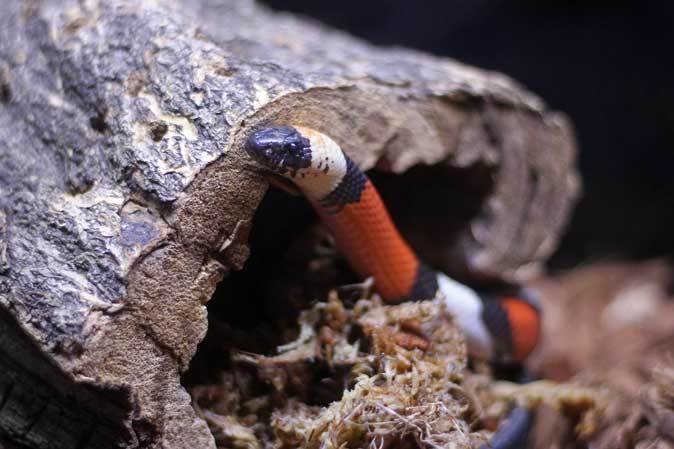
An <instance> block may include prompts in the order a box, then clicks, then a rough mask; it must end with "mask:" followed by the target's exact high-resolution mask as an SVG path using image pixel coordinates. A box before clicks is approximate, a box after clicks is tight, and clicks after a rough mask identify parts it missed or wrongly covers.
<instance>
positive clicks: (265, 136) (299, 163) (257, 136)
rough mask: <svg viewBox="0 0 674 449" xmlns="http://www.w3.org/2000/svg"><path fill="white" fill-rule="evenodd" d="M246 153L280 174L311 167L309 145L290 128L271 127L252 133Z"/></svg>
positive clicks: (305, 139) (247, 143) (300, 135)
mask: <svg viewBox="0 0 674 449" xmlns="http://www.w3.org/2000/svg"><path fill="white" fill-rule="evenodd" d="M246 151H247V152H248V154H249V155H251V156H252V157H253V158H254V159H255V160H257V161H258V162H260V163H261V164H262V165H264V166H266V167H267V168H270V169H272V170H274V171H276V172H278V173H280V174H285V173H286V172H289V171H290V172H296V171H297V170H299V169H301V168H307V167H309V166H310V165H311V144H310V142H309V139H307V138H306V137H304V136H302V134H300V133H299V131H297V130H296V129H295V128H293V127H292V126H273V127H270V128H264V129H261V130H259V131H256V132H254V133H253V134H251V135H250V137H249V138H248V141H247V142H246Z"/></svg>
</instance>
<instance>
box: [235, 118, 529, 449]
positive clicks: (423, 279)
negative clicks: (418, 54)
mask: <svg viewBox="0 0 674 449" xmlns="http://www.w3.org/2000/svg"><path fill="white" fill-rule="evenodd" d="M245 149H246V152H247V153H248V154H249V155H250V156H251V157H252V158H253V159H254V160H255V161H257V163H259V164H260V165H261V166H262V167H264V169H265V170H267V171H270V172H272V173H273V174H275V175H279V176H282V177H283V178H286V179H287V180H289V181H290V182H291V183H292V184H293V185H294V186H295V187H297V188H298V189H299V190H300V191H301V192H302V194H303V195H304V196H305V197H306V199H307V200H308V201H309V203H310V204H311V206H312V207H313V209H314V210H315V211H316V213H317V214H318V216H319V217H320V219H321V221H322V222H323V224H324V225H325V226H326V227H327V228H328V230H329V231H330V233H331V234H332V235H333V237H334V240H335V243H336V247H337V249H338V250H339V252H340V253H341V254H342V255H343V256H344V258H345V259H346V260H347V262H348V264H349V266H350V267H351V268H352V269H353V271H354V272H355V273H356V274H357V275H358V276H360V277H361V278H372V280H373V286H374V290H375V291H376V292H377V293H378V294H379V295H380V296H381V297H382V299H383V301H384V302H386V303H391V304H396V303H400V302H402V301H421V300H436V301H441V302H443V303H444V305H445V307H446V309H447V310H448V311H449V312H450V313H451V314H452V315H453V316H454V318H455V322H456V323H457V325H458V327H459V329H460V330H461V331H462V332H463V334H464V335H465V337H466V341H467V346H468V352H469V354H470V355H471V356H472V357H477V358H480V359H484V360H489V361H492V362H498V363H506V364H510V363H521V362H523V361H524V360H525V359H526V357H527V356H528V355H529V354H530V353H531V352H532V350H533V349H534V348H535V347H536V345H537V343H538V341H539V338H540V333H541V313H540V305H539V302H538V299H537V297H536V295H535V294H533V293H532V292H531V291H529V290H528V289H520V292H518V293H517V294H508V295H492V294H486V293H484V292H479V291H477V290H475V289H473V288H471V287H469V286H468V285H465V284H463V283H460V282H458V281H456V280H454V279H452V278H451V277H450V276H448V275H446V274H445V273H443V272H441V271H438V270H434V269H432V268H431V267H429V266H428V265H426V264H425V263H424V262H423V261H422V260H421V259H420V257H419V256H418V255H417V254H416V252H415V251H414V250H413V248H412V247H411V246H410V244H409V243H408V242H407V241H406V240H405V238H404V237H403V235H402V234H401V232H400V231H399V230H398V228H397V226H396V225H395V223H394V221H393V219H392V217H391V214H390V213H389V211H388V209H387V208H386V205H385V204H384V201H383V200H382V198H381V196H380V194H379V192H378V191H377V189H376V187H375V185H374V184H373V183H372V181H371V180H370V178H369V177H368V176H367V175H366V174H365V173H364V172H363V171H362V170H361V169H360V168H359V167H358V165H357V164H356V163H355V162H354V161H353V160H352V159H351V158H350V157H349V156H348V155H347V154H346V153H345V152H344V151H343V150H342V148H341V147H340V145H339V144H338V143H337V142H335V140H333V139H332V138H331V137H329V136H328V135H326V134H324V133H321V132H319V131H317V130H314V129H312V128H308V127H303V126H294V125H293V126H291V125H278V126H269V127H265V128H261V129H257V130H255V131H254V132H252V133H251V134H250V135H249V136H248V139H247V141H246V143H245ZM508 420H509V421H512V422H513V424H512V425H511V426H504V430H503V431H501V430H499V431H498V432H497V433H496V435H495V436H494V438H493V439H492V441H491V446H489V447H493V448H496V449H505V448H511V447H517V446H516V445H514V444H516V443H515V442H516V441H520V440H521V437H522V435H521V433H522V431H523V430H522V429H524V430H526V431H528V426H529V424H530V416H528V415H527V414H526V413H523V411H522V410H521V409H515V411H514V412H513V413H511V414H510V417H509V419H508ZM518 438H520V440H518Z"/></svg>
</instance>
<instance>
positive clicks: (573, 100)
mask: <svg viewBox="0 0 674 449" xmlns="http://www.w3.org/2000/svg"><path fill="white" fill-rule="evenodd" d="M266 3H267V4H268V5H270V6H272V7H274V8H276V9H280V10H285V11H292V12H298V13H302V14H304V15H308V16H312V17H314V18H316V19H319V20H321V21H323V22H325V23H328V24H330V25H333V26H336V27H338V28H341V29H344V30H347V31H349V32H350V33H352V34H354V35H356V36H360V37H362V38H365V39H367V40H369V41H371V42H373V43H376V44H381V45H403V46H409V47H414V48H417V49H421V50H424V51H428V52H432V53H435V54H438V55H444V56H449V57H452V58H456V59H458V60H460V61H462V62H466V63H469V64H473V65H476V66H479V67H482V68H487V69H493V70H498V71H501V72H504V73H506V74H508V75H510V76H512V77H513V78H515V79H517V80H518V81H520V82H521V83H523V84H524V85H525V86H527V87H528V88H529V89H530V90H532V91H534V92H536V93H537V94H539V95H541V96H542V97H543V98H544V99H545V101H546V102H547V103H548V104H549V105H550V107H552V108H554V109H558V110H561V111H564V112H565V113H567V114H568V115H569V116H570V117H571V118H572V120H573V122H574V124H575V126H576V130H577V136H578V141H579V146H580V154H579V166H580V170H581V173H582V176H583V182H584V197H583V199H582V200H581V203H580V204H579V206H578V208H577V209H576V212H575V215H574V218H573V221H572V223H571V226H570V227H569V230H568V232H567V234H566V237H565V239H564V241H563V242H562V246H561V248H560V250H559V251H558V252H557V254H556V255H555V256H554V257H553V259H552V263H551V265H552V267H553V268H554V267H566V266H570V265H572V264H576V263H579V262H586V261H592V260H597V259H604V258H617V257H630V258H646V257H654V256H668V257H671V256H673V255H674V232H673V231H674V183H672V181H671V179H672V171H673V170H674V31H673V30H674V2H671V1H670V2H668V1H661V2H655V1H634V2H631V3H620V2H617V1H592V0H589V1H575V2H572V1H568V2H567V1H559V0H547V1H534V0H524V1H512V0H431V1H424V2H420V1H417V2H410V1H392V0H391V1H384V0H341V1H339V0H334V1H318V0H266Z"/></svg>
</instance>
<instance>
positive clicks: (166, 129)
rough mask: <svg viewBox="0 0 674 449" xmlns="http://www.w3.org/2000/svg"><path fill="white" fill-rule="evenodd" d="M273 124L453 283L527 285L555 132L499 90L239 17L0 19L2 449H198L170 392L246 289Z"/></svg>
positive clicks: (561, 180)
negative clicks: (239, 286)
mask: <svg viewBox="0 0 674 449" xmlns="http://www.w3.org/2000/svg"><path fill="white" fill-rule="evenodd" d="M270 123H287V124H298V125H303V126H308V127H312V128H315V129H317V130H320V131H322V132H324V133H327V134H329V135H331V136H332V137H333V138H334V139H335V140H336V141H337V142H339V143H340V144H341V145H342V147H343V148H344V149H345V151H346V152H347V153H348V154H349V155H350V156H351V157H352V158H353V159H354V160H355V161H356V162H357V163H358V164H359V165H360V166H361V167H363V168H365V169H372V170H373V172H374V173H375V176H376V175H378V174H379V175H381V176H382V183H383V184H386V185H387V186H389V187H388V190H387V189H383V190H384V192H385V193H386V191H388V192H389V194H388V198H390V201H391V203H397V204H392V209H393V210H394V212H395V211H397V212H398V213H397V214H396V218H398V217H400V226H401V227H402V229H403V231H404V233H405V234H406V235H407V236H408V238H409V239H410V241H411V242H412V244H413V245H414V246H415V247H416V248H417V250H418V251H419V252H420V253H421V254H423V256H424V257H425V258H426V259H428V260H429V261H431V262H432V263H433V264H434V265H436V266H438V267H439V268H442V269H445V270H446V271H448V272H450V273H455V274H457V275H458V276H460V277H461V276H463V277H465V278H469V279H470V278H475V279H478V278H482V279H485V278H486V279H502V280H506V281H522V280H525V279H526V278H527V277H528V276H530V275H531V274H532V273H535V272H536V271H538V270H540V268H541V266H542V264H543V263H544V261H545V259H546V257H547V256H549V254H550V253H551V252H552V251H553V250H554V249H555V247H556V245H557V243H558V240H559V237H560V234H561V232H562V230H563V228H564V225H565V223H566V221H567V219H568V217H569V214H570V210H571V208H572V206H573V204H574V202H575V200H576V198H577V194H578V190H579V189H578V185H579V183H578V176H577V173H576V170H575V165H574V164H575V143H574V136H573V131H572V129H571V126H570V124H569V122H568V120H567V119H566V118H565V117H564V116H563V115H560V114H559V113H557V112H552V111H549V110H548V109H547V108H546V106H545V105H544V103H543V102H542V101H541V100H540V99H539V98H538V97H536V96H535V95H533V94H531V93H529V92H527V91H526V90H525V89H524V88H523V87H521V86H519V85H518V84H517V83H515V82H514V81H512V80H511V79H509V78H507V77H506V76H504V75H501V74H498V73H493V72H486V71H482V70H478V69H476V68H473V67H469V66H466V65H463V64H460V63H458V62H455V61H452V60H449V59H444V58H437V57H432V56H429V55H426V54H423V53H420V52H416V51H411V50H406V49H400V48H391V49H382V48H378V47H374V46H372V45H368V44H367V43H364V42H362V41H359V40H357V39H354V38H352V37H350V36H348V35H346V34H344V33H341V32H338V31H335V30H331V29H328V28H327V27H325V26H323V25H321V24H318V23H315V22H312V21H310V20H307V19H300V18H297V17H293V16H291V15H288V14H281V13H277V12H273V11H270V10H268V9H266V8H265V7H262V6H260V5H257V4H255V3H253V2H252V1H248V0H230V1H226V2H217V1H215V0H199V1H187V0H184V1H178V0H175V1H165V0H139V1H122V0H111V1H100V0H91V1H79V0H42V1H37V2H34V1H27V0H26V1H19V0H4V1H3V2H1V4H0V446H2V447H7V448H41V449H42V448H58V449H61V448H64V449H65V448H67V449H84V448H106V447H117V446H124V447H157V448H159V447H163V448H194V447H199V448H212V447H215V446H214V442H213V438H212V436H211V435H210V433H209V431H208V428H207V426H206V424H205V423H204V422H203V421H202V420H200V419H199V418H197V416H196V414H195V412H194V410H193V408H192V407H191V405H190V398H189V395H188V394H187V392H186V391H185V389H184V388H183V387H182V386H181V385H180V375H181V373H183V372H184V371H185V370H186V369H187V367H188V366H189V363H190V360H191V358H192V356H193V355H194V353H195V351H196V347H197V344H198V343H199V342H200V341H201V340H202V339H203V337H204V335H205V332H206V328H207V319H206V318H207V314H206V303H207V302H208V301H209V299H210V297H211V295H212V293H213V291H214V288H215V286H216V285H217V283H218V282H219V281H220V280H221V279H222V278H223V277H224V276H226V275H227V274H228V273H229V272H230V271H231V270H241V269H245V262H246V259H247V257H248V253H249V249H248V246H247V241H248V235H249V232H250V228H251V222H252V219H253V216H254V213H255V211H256V207H257V206H258V204H259V203H260V201H261V199H262V198H263V195H264V194H265V192H266V190H267V188H268V182H267V180H266V179H265V177H264V176H262V175H261V173H260V171H259V170H258V169H257V167H256V166H255V165H254V163H253V162H252V161H251V160H250V159H249V158H248V156H247V155H246V154H245V152H244V151H242V142H243V141H244V139H245V138H246V136H247V135H248V134H249V132H250V131H251V130H253V129H255V128H257V127H259V126H262V125H265V124H270ZM403 173H405V174H404V175H402V176H399V174H403ZM408 174H409V177H406V176H407V175H408ZM403 179H405V180H406V182H403V181H402V180H403ZM415 192H418V194H419V195H422V194H423V196H424V198H423V199H420V200H419V202H418V203H417V202H416V201H414V205H413V206H414V208H413V209H409V206H410V205H409V204H408V203H409V202H408V201H402V200H400V201H397V202H396V198H397V197H398V196H399V195H403V194H406V195H407V198H412V197H410V195H416V193H415ZM412 212H414V214H413V216H410V215H411V213H412ZM244 299H245V298H242V300H244Z"/></svg>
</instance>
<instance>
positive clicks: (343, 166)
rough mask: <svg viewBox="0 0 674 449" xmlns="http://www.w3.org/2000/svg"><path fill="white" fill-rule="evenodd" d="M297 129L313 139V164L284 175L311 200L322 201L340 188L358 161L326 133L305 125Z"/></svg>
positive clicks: (311, 142)
mask: <svg viewBox="0 0 674 449" xmlns="http://www.w3.org/2000/svg"><path fill="white" fill-rule="evenodd" d="M294 128H295V129H296V130H297V131H298V132H299V133H300V134H301V135H302V137H304V138H306V139H308V140H309V143H310V151H311V159H310V164H309V166H308V167H305V168H300V169H297V170H289V171H286V172H285V173H282V175H283V176H284V177H286V178H288V179H290V180H292V181H293V182H294V183H295V185H297V187H299V188H300V189H301V190H302V192H303V193H304V194H305V196H306V197H307V198H308V199H309V200H310V201H312V202H322V201H324V200H326V199H328V198H329V197H330V195H331V194H333V195H334V192H337V191H339V186H340V183H342V181H343V180H344V179H345V178H346V177H347V174H350V170H349V168H350V167H355V164H354V163H353V162H352V161H351V159H349V158H348V157H347V156H346V155H345V154H344V152H343V151H342V149H341V148H340V147H339V145H337V143H336V142H335V141H334V140H332V139H331V138H329V137H328V136H326V135H325V134H322V133H319V132H316V131H314V130H312V129H309V128H304V127H301V126H295V127H294ZM351 171H352V170H351ZM358 171H359V172H360V170H358Z"/></svg>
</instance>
